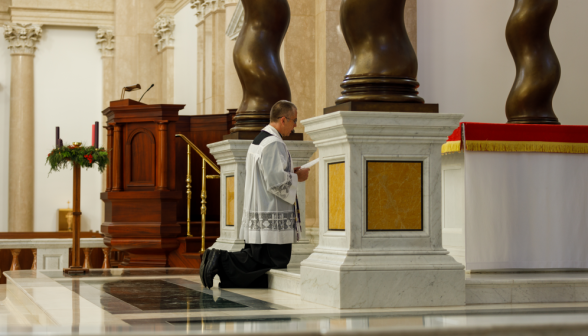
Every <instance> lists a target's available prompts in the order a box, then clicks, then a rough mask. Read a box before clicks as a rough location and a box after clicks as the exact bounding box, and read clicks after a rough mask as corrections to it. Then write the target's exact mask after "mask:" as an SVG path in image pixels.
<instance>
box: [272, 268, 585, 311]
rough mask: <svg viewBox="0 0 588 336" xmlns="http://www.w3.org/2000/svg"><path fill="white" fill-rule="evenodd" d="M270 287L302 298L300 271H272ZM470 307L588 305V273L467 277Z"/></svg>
mask: <svg viewBox="0 0 588 336" xmlns="http://www.w3.org/2000/svg"><path fill="white" fill-rule="evenodd" d="M268 280H269V287H270V288H271V289H275V290H279V291H282V292H286V293H291V294H297V295H300V269H299V268H289V269H275V270H271V271H269V272H268ZM465 283H466V288H465V290H466V304H467V305H478V304H512V303H560V302H588V272H541V273H539V272H533V273H474V274H466V279H465Z"/></svg>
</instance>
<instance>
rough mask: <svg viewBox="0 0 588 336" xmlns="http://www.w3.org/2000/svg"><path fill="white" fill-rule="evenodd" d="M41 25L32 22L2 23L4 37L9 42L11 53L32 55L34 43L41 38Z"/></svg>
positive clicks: (34, 47)
mask: <svg viewBox="0 0 588 336" xmlns="http://www.w3.org/2000/svg"><path fill="white" fill-rule="evenodd" d="M42 33H43V30H42V29H41V25H36V24H32V23H26V24H25V23H7V24H5V25H4V38H5V39H6V40H7V41H8V43H10V45H9V46H8V49H10V53H11V54H29V55H34V54H35V49H36V44H37V42H38V41H39V39H40V38H41V34H42Z"/></svg>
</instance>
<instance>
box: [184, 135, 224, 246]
mask: <svg viewBox="0 0 588 336" xmlns="http://www.w3.org/2000/svg"><path fill="white" fill-rule="evenodd" d="M176 137H179V138H182V139H184V141H186V143H187V144H188V145H187V149H188V150H187V162H188V174H187V175H188V176H187V177H186V183H187V185H186V194H187V195H188V197H187V198H188V218H187V221H186V229H187V231H186V236H187V237H192V235H191V234H190V204H191V202H192V185H191V183H192V174H191V167H190V153H191V152H190V148H192V149H194V151H196V153H198V154H199V155H200V157H202V192H201V193H200V198H201V199H202V202H201V203H202V206H201V207H200V214H201V215H202V244H201V245H200V252H201V253H204V251H205V247H206V246H205V245H206V235H205V232H206V198H207V193H206V180H207V179H209V180H213V179H220V175H206V164H208V165H209V166H211V167H212V169H214V170H215V171H216V172H217V173H219V174H220V169H219V167H218V166H217V165H216V164H215V163H214V162H212V160H211V159H209V158H208V156H206V154H204V153H203V152H202V151H201V150H200V149H199V148H198V147H196V145H195V144H194V143H193V142H192V141H190V139H188V138H186V137H185V136H184V135H183V134H176Z"/></svg>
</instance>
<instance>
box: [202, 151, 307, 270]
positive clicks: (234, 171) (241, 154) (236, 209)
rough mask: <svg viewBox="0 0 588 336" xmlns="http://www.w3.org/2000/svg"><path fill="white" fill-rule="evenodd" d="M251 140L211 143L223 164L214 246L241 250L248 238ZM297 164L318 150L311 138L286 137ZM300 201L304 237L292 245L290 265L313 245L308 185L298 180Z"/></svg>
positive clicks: (297, 260) (221, 166) (298, 263)
mask: <svg viewBox="0 0 588 336" xmlns="http://www.w3.org/2000/svg"><path fill="white" fill-rule="evenodd" d="M251 142H252V140H224V141H220V142H215V143H212V144H209V145H208V148H210V154H212V155H213V156H214V158H215V159H216V162H217V164H218V165H219V166H220V168H221V216H220V230H221V235H220V237H219V238H218V239H217V240H216V242H215V243H214V244H213V245H212V248H215V249H219V250H226V251H240V250H241V249H242V248H243V247H244V246H245V242H244V241H243V240H242V239H239V231H240V229H241V218H242V217H243V201H244V192H245V190H244V189H245V160H246V158H247V150H248V149H249V145H250V144H251ZM285 143H286V146H287V147H288V150H289V151H290V155H291V156H292V161H293V164H294V166H295V167H298V166H301V165H303V164H305V163H307V162H308V161H309V159H310V157H311V156H312V155H313V154H314V152H315V151H316V148H315V146H314V144H313V143H312V142H310V141H285ZM298 204H299V205H300V219H301V222H302V223H301V229H302V232H301V237H300V238H301V239H300V241H299V242H297V243H296V244H294V245H293V247H292V258H291V259H290V264H288V267H299V266H300V262H301V261H302V260H304V259H306V258H307V257H308V256H309V255H310V253H312V250H313V248H314V245H312V244H311V242H310V240H308V239H307V238H306V223H305V217H306V186H305V183H301V184H299V189H298Z"/></svg>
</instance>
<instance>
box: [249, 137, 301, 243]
mask: <svg viewBox="0 0 588 336" xmlns="http://www.w3.org/2000/svg"><path fill="white" fill-rule="evenodd" d="M245 166H246V176H245V200H244V202H243V203H244V204H243V219H242V221H241V231H240V232H239V238H240V239H244V240H245V242H246V243H248V244H292V243H294V241H295V240H296V229H297V225H296V209H295V204H296V191H297V189H298V175H296V174H294V167H293V165H292V159H291V157H290V153H289V152H288V149H287V148H286V144H285V143H284V141H283V140H282V137H281V136H280V133H278V131H277V130H276V129H275V128H274V127H272V126H270V125H268V126H266V127H265V128H264V129H263V130H262V132H261V133H260V135H259V136H257V138H256V139H255V140H254V141H253V143H252V144H251V145H250V146H249V150H248V151H247V160H246V163H245Z"/></svg>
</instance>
